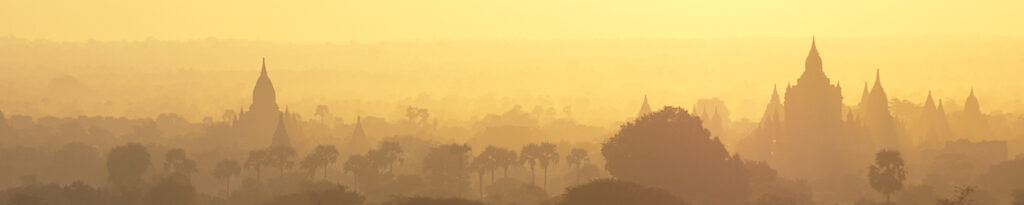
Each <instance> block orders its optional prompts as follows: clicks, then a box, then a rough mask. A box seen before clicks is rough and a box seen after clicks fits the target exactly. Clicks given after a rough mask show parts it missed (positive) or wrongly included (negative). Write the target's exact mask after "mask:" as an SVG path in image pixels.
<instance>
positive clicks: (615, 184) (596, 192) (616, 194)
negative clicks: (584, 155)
mask: <svg viewBox="0 0 1024 205" xmlns="http://www.w3.org/2000/svg"><path fill="white" fill-rule="evenodd" d="M558 204H560V205H583V204H586V205H603V204H608V205H611V204H650V205H687V203H686V202H684V201H683V200H680V199H679V198H676V197H675V196H673V195H672V194H671V193H668V192H666V191H665V190H662V189H658V188H650V187H645V186H643V185H640V184H637V183H632V182H626V181H620V180H616V179H598V180H594V181H591V182H589V183H586V184H583V185H579V186H574V187H571V188H569V189H567V190H566V191H565V195H564V198H563V199H562V201H561V202H560V203H558Z"/></svg>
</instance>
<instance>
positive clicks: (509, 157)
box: [484, 147, 521, 178]
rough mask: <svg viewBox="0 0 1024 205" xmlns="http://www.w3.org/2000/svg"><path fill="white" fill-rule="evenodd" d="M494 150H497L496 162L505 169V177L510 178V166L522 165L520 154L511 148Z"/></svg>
mask: <svg viewBox="0 0 1024 205" xmlns="http://www.w3.org/2000/svg"><path fill="white" fill-rule="evenodd" d="M488 148H490V147H488ZM494 150H495V152H496V153H494V162H495V163H496V164H497V166H498V167H501V169H502V170H504V171H503V172H504V174H505V178H508V168H509V167H513V166H518V165H521V163H520V162H519V155H518V154H516V151H513V150H511V149H505V148H494ZM484 151H486V150H484Z"/></svg>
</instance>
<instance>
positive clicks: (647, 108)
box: [636, 95, 651, 118]
mask: <svg viewBox="0 0 1024 205" xmlns="http://www.w3.org/2000/svg"><path fill="white" fill-rule="evenodd" d="M647 114H651V105H650V104H647V95H644V104H642V105H640V112H639V113H637V114H636V117H637V118H639V117H643V116H644V115H647Z"/></svg>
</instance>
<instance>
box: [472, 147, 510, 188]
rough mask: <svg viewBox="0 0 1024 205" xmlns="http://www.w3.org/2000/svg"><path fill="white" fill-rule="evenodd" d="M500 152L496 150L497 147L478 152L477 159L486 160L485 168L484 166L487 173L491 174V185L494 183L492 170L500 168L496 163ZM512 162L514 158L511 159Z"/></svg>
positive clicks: (499, 149)
mask: <svg viewBox="0 0 1024 205" xmlns="http://www.w3.org/2000/svg"><path fill="white" fill-rule="evenodd" d="M501 152H502V149H501V148H497V147H494V146H487V148H486V149H484V151H483V152H480V156H479V157H483V158H485V159H487V166H486V168H487V171H490V172H491V183H492V184H493V183H494V170H496V169H498V167H500V166H502V165H501V164H499V162H498V159H499V158H500V157H501V154H502V153H501ZM512 160H513V161H514V160H515V158H513V159H512Z"/></svg>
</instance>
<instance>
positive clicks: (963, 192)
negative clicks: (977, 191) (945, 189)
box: [938, 186, 974, 205]
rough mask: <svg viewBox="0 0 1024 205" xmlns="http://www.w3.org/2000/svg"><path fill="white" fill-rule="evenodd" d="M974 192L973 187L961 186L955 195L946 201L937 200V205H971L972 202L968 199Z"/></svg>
mask: <svg viewBox="0 0 1024 205" xmlns="http://www.w3.org/2000/svg"><path fill="white" fill-rule="evenodd" d="M973 192H974V187H970V186H961V187H957V188H956V195H954V196H953V197H950V198H946V199H939V200H938V204H939V205H971V202H972V200H970V199H968V198H967V197H969V196H970V195H971V193H973Z"/></svg>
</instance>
